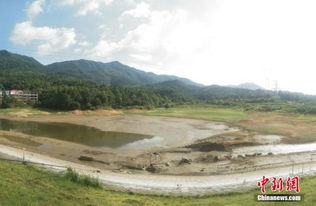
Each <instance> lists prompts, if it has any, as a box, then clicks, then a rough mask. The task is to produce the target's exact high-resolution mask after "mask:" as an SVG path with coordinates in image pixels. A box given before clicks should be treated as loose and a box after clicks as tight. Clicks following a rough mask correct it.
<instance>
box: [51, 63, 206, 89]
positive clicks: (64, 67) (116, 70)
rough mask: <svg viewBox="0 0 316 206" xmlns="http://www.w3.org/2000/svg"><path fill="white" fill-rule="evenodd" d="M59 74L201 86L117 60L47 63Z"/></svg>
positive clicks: (128, 83) (108, 81)
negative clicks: (177, 81) (139, 68)
mask: <svg viewBox="0 0 316 206" xmlns="http://www.w3.org/2000/svg"><path fill="white" fill-rule="evenodd" d="M47 68H48V69H49V70H51V71H53V72H56V73H59V74H67V75H72V76H75V77H78V78H81V79H88V80H92V81H97V82H100V83H105V84H110V85H124V86H141V85H147V84H155V83H159V82H164V81H169V80H179V81H181V82H183V83H185V84H189V85H196V86H201V85H199V84H197V83H195V82H193V81H191V80H189V79H185V78H180V77H177V76H171V75H157V74H154V73H152V72H144V71H141V70H138V69H135V68H133V67H129V66H127V65H124V64H122V63H120V62H118V61H114V62H109V63H102V62H96V61H90V60H83V59H81V60H75V61H65V62H58V63H53V64H50V65H47Z"/></svg>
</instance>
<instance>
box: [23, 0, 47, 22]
mask: <svg viewBox="0 0 316 206" xmlns="http://www.w3.org/2000/svg"><path fill="white" fill-rule="evenodd" d="M44 4H45V0H35V1H33V2H32V3H31V4H30V6H29V7H28V8H27V9H26V12H27V15H28V17H29V18H34V17H35V16H37V15H38V14H40V13H42V12H43V5H44Z"/></svg>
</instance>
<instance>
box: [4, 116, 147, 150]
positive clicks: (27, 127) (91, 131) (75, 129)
mask: <svg viewBox="0 0 316 206" xmlns="http://www.w3.org/2000/svg"><path fill="white" fill-rule="evenodd" d="M0 130H5V131H16V132H21V133H24V134H28V135H33V136H42V137H50V138H55V139H59V140H64V141H69V142H74V143H79V144H84V145H87V146H93V147H101V148H102V147H105V148H119V147H123V146H124V145H128V144H131V143H133V142H136V141H141V140H144V139H149V138H152V136H149V135H142V134H134V133H122V132H111V131H102V130H99V129H96V128H94V127H87V126H84V125H76V124H68V123H43V122H31V121H16V120H7V119H0Z"/></svg>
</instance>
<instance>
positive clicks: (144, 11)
mask: <svg viewBox="0 0 316 206" xmlns="http://www.w3.org/2000/svg"><path fill="white" fill-rule="evenodd" d="M150 14H151V11H150V5H149V4H148V3H146V2H141V3H139V4H137V6H136V8H135V9H131V10H128V11H125V12H124V13H123V16H126V15H130V16H133V17H145V18H148V17H149V16H150Z"/></svg>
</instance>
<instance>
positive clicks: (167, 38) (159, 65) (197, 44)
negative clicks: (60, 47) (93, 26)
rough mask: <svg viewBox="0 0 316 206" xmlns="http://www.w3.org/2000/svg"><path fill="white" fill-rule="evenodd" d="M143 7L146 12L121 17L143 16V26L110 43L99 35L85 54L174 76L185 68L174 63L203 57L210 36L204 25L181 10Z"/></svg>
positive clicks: (103, 36)
mask: <svg viewBox="0 0 316 206" xmlns="http://www.w3.org/2000/svg"><path fill="white" fill-rule="evenodd" d="M141 4H142V3H141ZM136 8H140V7H139V6H136ZM143 8H145V7H143ZM146 8H147V9H145V10H146V12H143V11H144V10H142V12H136V11H140V10H138V9H134V10H129V11H127V12H124V13H123V14H122V15H132V16H134V17H147V18H148V20H147V21H146V22H145V23H141V24H139V25H138V26H137V27H136V28H135V29H132V30H130V31H128V32H127V33H126V34H125V36H124V37H123V38H122V39H120V40H118V41H110V40H109V39H107V38H106V37H107V36H106V35H103V34H102V35H100V41H99V42H98V43H97V44H96V45H95V46H94V48H93V49H92V50H89V51H88V53H89V55H90V56H91V57H96V56H97V57H102V55H104V56H103V58H109V57H119V58H120V57H123V58H124V60H126V61H127V62H128V63H130V62H132V63H133V65H134V66H136V67H139V68H151V69H152V70H155V71H159V70H160V73H165V72H168V73H174V72H179V70H182V72H183V70H184V69H188V68H187V67H185V66H183V64H179V65H181V66H179V65H177V64H178V63H180V62H186V63H187V61H188V60H189V59H196V57H197V56H201V55H203V57H205V53H207V51H208V47H206V45H207V44H208V43H207V42H208V38H209V36H210V29H209V28H208V27H207V24H205V22H199V21H196V20H191V16H190V14H189V13H188V12H187V11H185V10H183V9H175V10H172V11H167V10H150V9H149V7H146ZM104 42H107V43H106V44H105V43H104ZM109 45H112V46H109ZM109 48H110V49H109ZM105 51H106V52H105ZM167 70H168V71H167ZM175 70H177V71H175Z"/></svg>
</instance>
